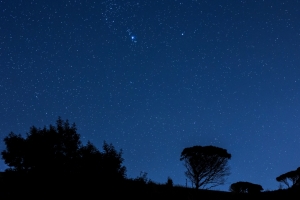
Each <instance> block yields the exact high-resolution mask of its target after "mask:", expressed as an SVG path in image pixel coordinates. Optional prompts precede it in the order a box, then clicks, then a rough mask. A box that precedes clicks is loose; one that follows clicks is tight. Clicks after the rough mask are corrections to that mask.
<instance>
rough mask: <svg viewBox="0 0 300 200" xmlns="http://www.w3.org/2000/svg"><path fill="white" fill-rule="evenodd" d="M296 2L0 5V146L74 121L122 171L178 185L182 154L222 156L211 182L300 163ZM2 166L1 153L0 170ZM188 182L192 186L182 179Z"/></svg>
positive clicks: (272, 185)
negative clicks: (216, 151)
mask: <svg viewBox="0 0 300 200" xmlns="http://www.w3.org/2000/svg"><path fill="white" fill-rule="evenodd" d="M299 8H300V1H298V0H256V1H255V0H222V1H220V0H206V1H205V0H151V1H150V0H140V1H138V0H126V1H125V0H93V1H92V0H68V1H66V0H51V1H47V0H0V75H1V76H0V94H1V98H0V119H1V120H0V139H1V143H0V150H1V151H2V150H3V149H5V145H4V142H3V138H4V137H5V136H7V135H8V133H9V132H11V131H13V132H14V133H16V134H19V133H20V134H23V135H24V136H25V133H26V132H28V131H29V128H30V127H31V126H32V125H34V126H36V127H41V128H42V127H44V126H49V125H50V124H53V125H54V124H55V122H56V120H57V118H58V116H61V117H62V119H63V120H66V119H68V120H69V121H70V122H71V123H73V122H74V123H76V125H77V128H78V133H79V134H80V135H81V139H82V141H83V143H84V144H85V143H86V142H87V141H88V140H90V141H91V142H92V143H93V144H94V145H95V146H96V147H98V148H99V149H100V150H101V149H102V145H103V141H104V140H105V141H107V142H108V143H112V144H113V145H114V146H115V147H116V149H118V150H119V149H121V148H122V149H123V152H124V154H123V158H124V159H125V162H124V165H125V166H126V167H127V176H128V177H129V178H135V177H137V176H139V174H140V172H141V171H143V172H147V173H148V178H150V179H151V180H153V181H155V182H158V183H165V182H166V181H167V177H168V176H170V177H171V178H172V179H173V181H174V184H178V185H185V182H186V177H185V175H184V171H185V169H184V166H183V163H182V162H180V160H179V159H180V154H181V151H182V150H183V149H184V148H185V147H191V146H194V145H201V146H206V145H214V146H218V147H221V148H224V149H227V151H228V152H229V153H231V154H232V159H231V160H230V161H229V165H230V167H231V175H230V176H229V177H228V179H227V181H226V184H225V185H223V186H220V187H217V188H216V189H219V190H228V188H229V186H230V184H232V183H234V182H237V181H248V182H252V183H256V184H261V185H262V186H263V188H264V189H269V190H274V189H278V186H279V183H278V182H276V180H275V178H276V177H277V176H279V175H281V174H282V173H285V172H288V171H291V170H295V169H296V168H297V167H299V166H300V154H299V151H300V145H299V144H300V127H299V125H300V123H299V120H300V115H299V114H300V104H299V102H300V101H299V100H300V94H299V91H300V55H299V52H300V23H299V17H300V12H299ZM6 167H7V166H6V165H5V164H4V162H3V160H1V162H0V170H4V169H5V168H6ZM189 186H191V184H190V183H189Z"/></svg>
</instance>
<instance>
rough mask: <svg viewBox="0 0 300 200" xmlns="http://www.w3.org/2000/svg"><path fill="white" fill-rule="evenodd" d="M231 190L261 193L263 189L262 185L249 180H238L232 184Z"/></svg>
mask: <svg viewBox="0 0 300 200" xmlns="http://www.w3.org/2000/svg"><path fill="white" fill-rule="evenodd" d="M229 190H230V191H231V192H235V193H251V194H253V193H259V192H261V191H262V190H263V188H262V186H261V185H258V184H254V183H249V182H242V181H240V182H236V183H233V184H231V185H230V188H229Z"/></svg>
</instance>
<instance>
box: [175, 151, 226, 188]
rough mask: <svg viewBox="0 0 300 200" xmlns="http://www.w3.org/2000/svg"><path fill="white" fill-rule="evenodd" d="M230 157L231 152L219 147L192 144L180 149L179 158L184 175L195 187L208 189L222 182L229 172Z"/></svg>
mask: <svg viewBox="0 0 300 200" xmlns="http://www.w3.org/2000/svg"><path fill="white" fill-rule="evenodd" d="M230 158H231V154H229V153H227V150H225V149H222V148H219V147H215V146H204V147H202V146H193V147H189V148H185V149H184V150H183V151H182V153H181V157H180V160H181V161H184V166H185V167H186V169H187V171H186V172H185V175H186V176H187V178H189V179H190V180H191V182H192V183H194V184H195V188H196V189H198V188H206V189H208V188H212V187H215V186H218V185H222V184H224V182H225V179H224V177H225V176H227V175H229V174H230V172H229V167H228V165H227V163H228V160H229V159H230ZM207 186H209V187H207Z"/></svg>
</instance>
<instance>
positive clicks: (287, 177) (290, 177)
mask: <svg viewBox="0 0 300 200" xmlns="http://www.w3.org/2000/svg"><path fill="white" fill-rule="evenodd" d="M276 181H278V182H282V183H284V184H285V185H286V186H287V187H288V188H290V187H293V186H296V185H299V184H300V167H298V168H297V169H296V170H294V171H289V172H287V173H284V174H281V175H280V176H278V177H277V178H276ZM289 182H291V184H292V185H290V183H289Z"/></svg>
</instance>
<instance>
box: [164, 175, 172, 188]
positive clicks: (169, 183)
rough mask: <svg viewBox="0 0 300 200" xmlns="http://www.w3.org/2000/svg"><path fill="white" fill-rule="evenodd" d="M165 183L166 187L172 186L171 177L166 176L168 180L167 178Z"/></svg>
mask: <svg viewBox="0 0 300 200" xmlns="http://www.w3.org/2000/svg"><path fill="white" fill-rule="evenodd" d="M166 185H167V186H168V187H173V180H172V179H171V177H168V180H167V183H166Z"/></svg>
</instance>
